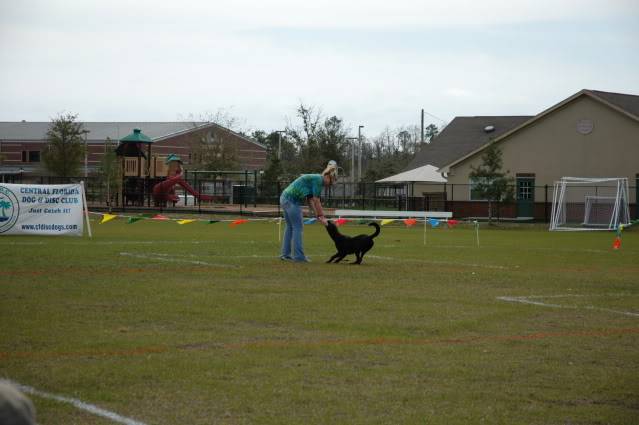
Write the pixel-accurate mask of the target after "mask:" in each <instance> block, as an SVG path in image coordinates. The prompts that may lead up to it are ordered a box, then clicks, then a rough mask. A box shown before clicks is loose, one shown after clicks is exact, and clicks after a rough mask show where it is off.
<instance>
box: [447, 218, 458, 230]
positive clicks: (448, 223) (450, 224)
mask: <svg viewBox="0 0 639 425" xmlns="http://www.w3.org/2000/svg"><path fill="white" fill-rule="evenodd" d="M446 224H447V225H448V228H449V229H452V228H453V227H455V226H457V225H458V224H459V221H457V220H448V221H446Z"/></svg>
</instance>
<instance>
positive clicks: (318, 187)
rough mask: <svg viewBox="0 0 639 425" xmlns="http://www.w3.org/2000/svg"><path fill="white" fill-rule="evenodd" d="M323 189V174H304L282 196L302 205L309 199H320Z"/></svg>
mask: <svg viewBox="0 0 639 425" xmlns="http://www.w3.org/2000/svg"><path fill="white" fill-rule="evenodd" d="M322 187H324V178H323V177H322V175H321V174H302V175H301V176H299V177H298V178H296V179H295V181H293V182H292V183H291V184H289V185H288V187H287V188H286V189H284V192H282V196H284V197H285V198H286V199H288V200H289V201H291V202H295V203H297V204H299V205H302V204H303V203H304V200H305V199H306V198H308V197H311V196H315V197H317V198H319V197H320V195H321V194H322Z"/></svg>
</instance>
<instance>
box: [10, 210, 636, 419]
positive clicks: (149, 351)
mask: <svg viewBox="0 0 639 425" xmlns="http://www.w3.org/2000/svg"><path fill="white" fill-rule="evenodd" d="M93 224H94V225H93V231H94V237H93V239H92V240H89V239H88V238H83V239H80V238H54V237H48V238H44V237H43V238H39V237H22V238H20V237H8V236H4V237H1V238H0V250H1V252H2V255H1V256H0V258H1V260H0V266H1V267H0V287H1V291H0V321H1V323H2V333H1V336H0V378H7V379H10V380H13V381H16V382H19V383H21V384H24V385H29V386H32V387H35V388H37V389H39V390H42V391H46V392H50V393H54V394H59V395H64V396H67V397H74V398H78V399H80V400H83V401H85V402H87V403H91V404H94V405H97V406H99V407H101V408H105V409H108V410H111V411H114V412H117V413H118V414H120V415H124V416H127V417H130V418H134V419H136V420H138V421H140V422H144V423H146V424H213V423H215V424H217V423H220V424H249V423H251V424H252V423H258V424H280V423H294V424H302V423H303V424H329V423H331V424H336V423H340V424H376V423H379V424H382V423H384V424H388V423H393V424H395V423H402V424H405V423H406V424H408V423H416V424H425V423H427V424H468V423H472V424H475V423H487V424H631V423H636V422H637V418H638V417H639V379H638V378H639V375H638V373H637V370H639V355H638V354H637V353H638V349H639V287H638V283H639V261H638V259H639V232H638V229H630V230H628V231H626V232H624V235H623V243H622V248H621V250H618V251H613V250H612V249H611V246H612V242H613V239H614V234H612V233H608V232H592V233H551V232H548V231H546V230H545V228H542V227H541V226H536V227H533V226H529V227H517V226H512V227H509V228H504V227H501V228H489V227H488V226H482V228H481V230H480V245H481V246H480V247H477V245H476V239H475V233H474V230H473V229H472V228H465V227H463V226H461V227H459V228H455V229H450V230H449V229H430V228H429V229H428V232H427V245H426V246H424V244H423V237H424V234H423V228H422V227H420V226H416V227H414V228H404V227H399V226H384V227H383V228H382V233H381V235H380V237H379V238H378V239H377V240H376V245H375V248H374V249H373V250H372V251H371V252H370V253H369V255H368V256H367V257H366V258H365V259H364V264H363V265H361V266H351V265H348V264H338V265H332V264H324V263H323V261H325V260H326V259H328V257H329V256H330V255H332V254H333V252H334V248H333V246H332V244H331V242H330V240H329V239H328V236H327V235H325V233H324V230H323V228H322V227H321V226H320V225H318V224H316V225H312V226H307V227H306V231H305V245H306V251H307V254H309V255H310V257H311V259H312V260H313V262H312V263H310V264H292V263H288V262H282V261H280V260H279V259H278V258H277V255H278V251H279V243H278V241H277V225H276V224H273V223H265V222H259V223H248V224H244V225H241V226H238V227H236V228H234V229H232V228H230V227H229V226H228V224H225V223H217V224H210V225H209V224H203V223H193V224H189V225H184V226H180V225H177V224H175V223H167V222H154V221H150V220H149V221H143V222H138V223H135V224H130V225H129V224H125V222H124V220H118V221H114V222H110V223H106V224H103V225H97V222H95V221H94V223H93ZM343 231H344V232H345V233H349V234H355V233H361V232H367V233H368V232H370V231H371V229H370V228H369V227H367V226H356V225H347V226H345V227H344V228H343ZM502 296H510V297H532V296H535V297H536V298H526V300H533V301H536V302H542V303H545V304H554V305H557V307H549V306H543V305H532V304H523V303H517V302H506V301H501V300H499V299H498V297H502ZM32 399H33V401H34V403H35V405H36V409H37V412H38V423H39V424H43V425H46V424H72V423H77V424H108V423H112V422H110V421H108V420H107V419H103V418H99V417H97V416H92V415H91V414H89V413H86V412H83V411H80V410H77V409H75V408H73V407H71V406H69V405H68V404H63V403H59V402H55V401H52V400H47V399H43V398H40V397H38V396H32Z"/></svg>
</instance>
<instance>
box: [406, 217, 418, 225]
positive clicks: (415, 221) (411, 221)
mask: <svg viewBox="0 0 639 425" xmlns="http://www.w3.org/2000/svg"><path fill="white" fill-rule="evenodd" d="M415 223H417V220H415V219H414V218H407V219H405V220H404V224H405V225H406V226H408V227H411V226H414V225H415Z"/></svg>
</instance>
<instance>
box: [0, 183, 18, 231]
mask: <svg viewBox="0 0 639 425" xmlns="http://www.w3.org/2000/svg"><path fill="white" fill-rule="evenodd" d="M19 211H20V206H19V205H18V198H17V197H16V195H15V194H14V193H13V192H12V191H11V190H10V189H7V188H6V187H3V186H0V233H4V232H6V231H7V230H9V229H11V228H12V227H13V225H14V224H16V221H17V220H18V213H19Z"/></svg>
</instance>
